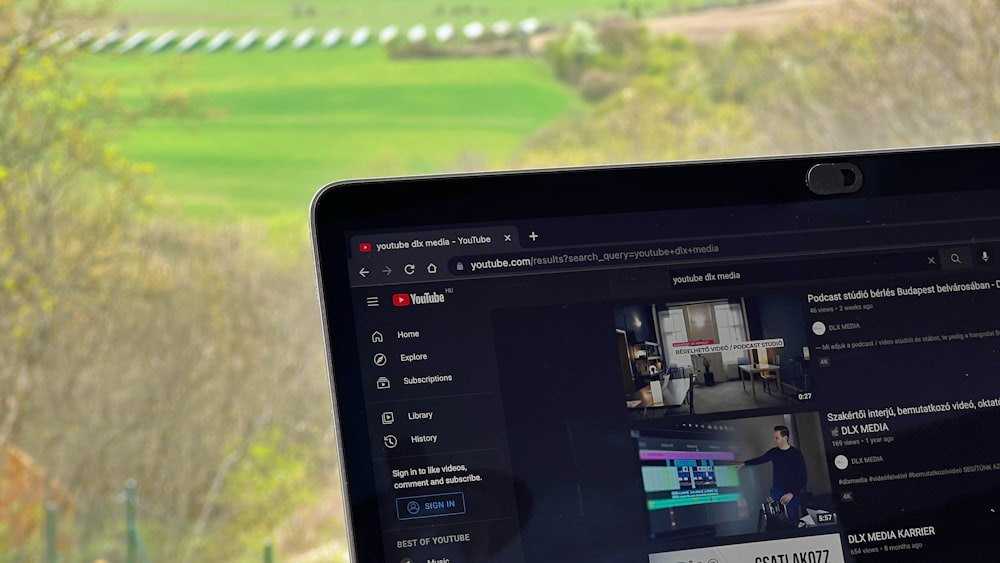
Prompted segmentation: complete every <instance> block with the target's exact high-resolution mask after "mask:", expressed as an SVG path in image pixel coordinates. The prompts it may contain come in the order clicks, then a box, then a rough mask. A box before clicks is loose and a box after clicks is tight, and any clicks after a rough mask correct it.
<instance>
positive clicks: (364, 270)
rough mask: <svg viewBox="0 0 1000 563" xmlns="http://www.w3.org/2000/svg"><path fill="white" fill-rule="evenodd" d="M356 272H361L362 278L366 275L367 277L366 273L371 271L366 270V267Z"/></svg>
mask: <svg viewBox="0 0 1000 563" xmlns="http://www.w3.org/2000/svg"><path fill="white" fill-rule="evenodd" d="M358 273H359V274H361V277H363V278H367V277H368V274H370V273H371V272H369V271H368V270H366V269H364V268H361V271H360V272H358Z"/></svg>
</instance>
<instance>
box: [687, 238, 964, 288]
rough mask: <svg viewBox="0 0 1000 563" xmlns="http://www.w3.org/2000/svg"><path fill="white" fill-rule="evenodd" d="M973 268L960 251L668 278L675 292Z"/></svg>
mask: <svg viewBox="0 0 1000 563" xmlns="http://www.w3.org/2000/svg"><path fill="white" fill-rule="evenodd" d="M953 258H954V259H955V260H953ZM973 266H974V264H973V262H972V258H971V252H970V250H969V249H968V248H964V249H945V250H940V251H936V252H935V251H925V252H921V251H914V252H898V253H889V254H884V253H883V254H866V255H860V256H837V257H830V258H809V259H799V260H782V261H767V262H745V263H735V264H704V265H701V266H695V267H686V268H671V269H670V272H669V275H670V283H671V287H672V288H673V289H675V290H682V289H704V288H706V287H726V286H731V285H755V284H772V283H782V282H798V281H810V280H827V279H844V278H852V277H864V278H870V277H872V276H890V275H898V274H911V273H929V272H939V271H941V270H950V269H958V268H972V267H973Z"/></svg>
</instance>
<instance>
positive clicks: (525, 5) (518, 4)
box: [71, 0, 739, 28]
mask: <svg viewBox="0 0 1000 563" xmlns="http://www.w3.org/2000/svg"><path fill="white" fill-rule="evenodd" d="M95 1H96V0H71V4H76V5H84V6H87V5H93V3H94V2H95ZM738 2H739V0H714V4H716V5H719V4H735V3H738ZM709 3H710V0H640V1H636V0H211V1H205V0H170V1H169V2H163V1H160V0H157V1H152V0H117V1H115V2H114V3H113V4H112V6H113V14H114V15H115V17H119V18H121V19H125V20H128V21H129V22H130V23H132V24H133V25H141V26H154V27H159V26H170V25H177V26H182V27H187V28H191V27H197V26H200V25H204V26H209V27H221V26H235V27H240V28H246V27H251V26H257V25H261V26H265V27H272V26H273V27H277V26H282V25H287V26H292V27H299V28H304V27H308V26H318V27H323V26H327V27H329V26H334V25H337V26H344V27H347V28H353V27H357V26H361V25H368V26H384V25H390V24H395V25H399V26H404V27H407V26H411V25H415V24H418V23H423V24H425V25H436V24H440V23H444V22H448V21H450V22H453V23H456V24H462V23H465V22H468V21H474V20H476V21H483V22H486V23H491V22H495V21H498V20H502V19H506V20H509V21H513V22H517V21H520V20H523V19H525V18H528V17H537V18H540V19H542V20H544V21H547V22H556V23H558V22H565V21H569V20H572V19H575V18H581V17H603V16H607V15H623V14H628V13H630V11H631V9H632V6H634V5H639V6H640V7H641V9H642V10H643V11H645V12H646V13H663V12H675V11H679V10H686V9H691V8H698V7H702V6H704V5H706V4H709ZM306 7H309V8H311V11H312V15H310V16H302V15H299V16H296V12H297V11H298V13H299V14H301V13H302V12H303V10H304V8H306Z"/></svg>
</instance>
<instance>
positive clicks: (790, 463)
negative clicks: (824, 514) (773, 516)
mask: <svg viewBox="0 0 1000 563" xmlns="http://www.w3.org/2000/svg"><path fill="white" fill-rule="evenodd" d="M767 462H771V468H772V470H773V477H772V479H771V483H772V484H771V498H773V499H777V500H778V501H780V502H781V504H783V505H785V507H786V509H787V510H788V518H789V519H791V520H792V521H795V520H798V519H799V502H800V499H799V496H800V495H801V493H802V490H803V489H805V488H806V480H807V478H806V460H805V458H804V457H802V452H801V451H799V449H798V448H795V447H793V446H792V445H791V444H789V443H788V427H787V426H775V427H774V447H773V448H771V449H769V450H767V451H766V452H764V455H762V456H760V457H755V458H753V459H748V460H746V461H741V462H737V464H736V467H743V466H744V465H760V464H762V463H767Z"/></svg>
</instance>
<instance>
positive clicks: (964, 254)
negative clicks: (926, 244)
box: [939, 247, 973, 270]
mask: <svg viewBox="0 0 1000 563" xmlns="http://www.w3.org/2000/svg"><path fill="white" fill-rule="evenodd" d="M939 252H940V254H939V255H940V256H941V268H943V269H945V270H964V269H967V268H971V267H972V266H973V264H972V251H971V250H969V249H968V248H955V247H952V248H942V249H941V250H940V251H939Z"/></svg>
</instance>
